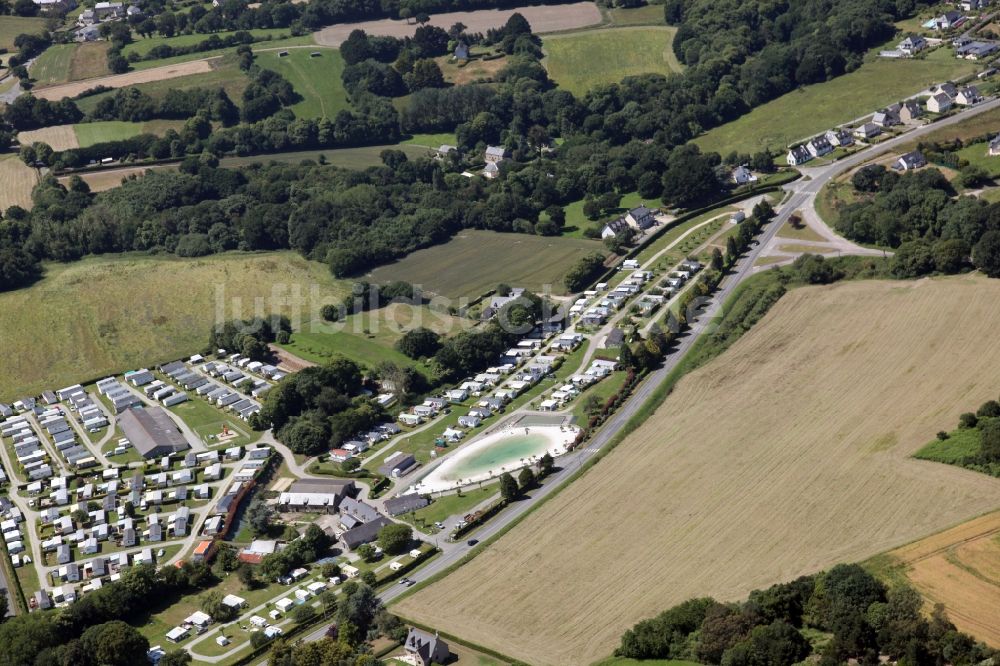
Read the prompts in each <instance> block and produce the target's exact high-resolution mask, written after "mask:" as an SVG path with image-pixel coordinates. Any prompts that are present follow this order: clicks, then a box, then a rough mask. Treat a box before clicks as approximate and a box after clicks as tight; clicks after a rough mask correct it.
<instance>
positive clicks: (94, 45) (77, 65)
mask: <svg viewBox="0 0 1000 666" xmlns="http://www.w3.org/2000/svg"><path fill="white" fill-rule="evenodd" d="M109 46H110V44H109V43H108V42H87V43H85V44H78V45H77V47H76V51H74V52H73V58H72V60H70V64H69V80H70V81H79V80H80V79H89V78H91V77H94V76H106V75H108V74H110V71H109V70H108V47H109Z"/></svg>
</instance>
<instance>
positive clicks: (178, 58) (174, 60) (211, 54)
mask: <svg viewBox="0 0 1000 666" xmlns="http://www.w3.org/2000/svg"><path fill="white" fill-rule="evenodd" d="M255 32H256V31H255ZM264 32H268V31H267V30H265V31H264ZM278 32H279V33H282V32H283V33H284V34H288V32H287V30H285V31H278ZM185 36H189V35H185ZM197 36H198V37H202V38H204V37H205V36H206V35H197ZM172 39H174V38H172ZM198 41H200V40H195V42H196V43H197V42H198ZM312 43H313V40H312V36H311V35H303V36H301V37H286V38H284V39H274V40H270V41H265V42H258V43H256V44H252V45H251V47H252V48H253V50H254V52H259V51H271V50H273V49H280V48H283V47H289V46H308V45H310V44H312ZM150 48H152V47H150ZM236 48H237V47H235V46H228V47H224V48H220V49H211V50H209V51H199V52H197V53H185V54H183V55H175V56H170V57H169V58H158V59H156V60H140V61H138V62H133V63H131V65H132V69H136V70H138V69H149V68H150V67H163V66H164V65H177V64H180V63H182V62H191V61H192V60H204V59H206V58H217V57H219V56H226V55H232V54H234V53H235V52H236Z"/></svg>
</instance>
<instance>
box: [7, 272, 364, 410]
mask: <svg viewBox="0 0 1000 666" xmlns="http://www.w3.org/2000/svg"><path fill="white" fill-rule="evenodd" d="M289 285H298V286H299V288H300V290H301V293H300V295H299V296H298V297H295V298H287V299H284V300H285V301H286V304H285V305H282V304H281V303H279V302H276V301H274V300H273V299H272V298H271V296H272V293H277V294H278V295H279V296H281V295H282V294H285V293H287V292H285V291H282V290H283V289H284V288H286V286H289ZM311 285H316V295H317V300H318V301H319V302H318V303H313V299H312V297H311V296H310V293H311V292H310V286H311ZM289 288H290V287H289ZM219 289H221V292H218V291H217V290H219ZM272 289H277V292H272ZM346 292H347V287H346V286H345V285H344V284H343V283H341V282H338V281H336V280H334V278H333V277H332V276H331V275H330V273H329V271H328V270H327V268H326V266H324V265H323V264H320V263H316V262H309V261H306V260H305V259H303V258H301V257H300V256H299V255H297V254H295V253H293V252H272V253H260V254H242V253H229V254H223V255H215V256H211V257H204V258H199V259H179V258H174V257H166V256H165V257H147V256H134V255H124V256H116V257H111V258H102V257H94V258H88V259H84V260H82V261H78V262H74V263H70V264H49V265H47V266H46V274H45V277H44V278H43V279H42V280H41V281H39V282H38V283H37V284H35V285H33V286H31V287H29V288H27V289H20V290H17V291H10V292H5V293H2V294H0V331H3V335H2V336H0V377H3V378H4V379H3V382H2V383H0V400H9V399H13V398H17V397H21V396H22V395H24V394H31V395H37V394H38V393H40V392H41V391H42V390H44V389H52V388H59V387H62V386H66V385H68V384H73V383H76V382H82V381H85V380H92V379H94V378H98V377H100V376H102V375H106V374H110V373H113V372H121V371H123V370H128V369H130V368H138V367H140V366H142V367H145V366H150V365H154V364H156V363H162V362H164V361H168V360H171V359H175V358H178V357H180V356H183V355H186V354H192V353H194V352H197V351H200V350H201V349H202V348H203V347H204V346H205V343H206V341H207V340H208V333H209V330H210V329H211V327H212V325H213V324H214V323H215V322H216V320H217V316H221V317H222V318H224V319H231V318H233V317H235V316H237V315H239V316H241V317H243V318H246V317H251V316H253V315H254V304H255V299H262V300H261V305H260V310H259V312H260V313H261V314H265V315H266V314H269V313H271V312H284V313H286V314H290V315H292V314H295V313H299V316H300V318H301V319H302V320H303V321H308V320H310V319H312V318H314V317H316V316H318V315H317V314H316V312H315V311H314V309H316V310H318V308H319V307H320V306H321V305H323V304H324V303H325V302H335V301H337V300H339V299H340V298H341V297H343V295H344V294H345V293H346ZM217 293H221V294H222V296H223V299H222V301H221V305H222V306H224V308H222V311H221V313H220V312H218V310H219V306H220V303H219V302H218V300H219V299H217ZM237 299H239V301H237ZM237 305H238V306H239V307H238V308H237ZM314 305H315V308H314V307H313V306H314Z"/></svg>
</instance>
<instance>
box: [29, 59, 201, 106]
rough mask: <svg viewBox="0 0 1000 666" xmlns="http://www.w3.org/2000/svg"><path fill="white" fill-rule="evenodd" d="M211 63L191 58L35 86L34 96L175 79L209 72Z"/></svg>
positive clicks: (54, 96)
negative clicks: (163, 64)
mask: <svg viewBox="0 0 1000 666" xmlns="http://www.w3.org/2000/svg"><path fill="white" fill-rule="evenodd" d="M211 70H212V65H211V61H210V60H192V61H191V62H184V63H180V64H178V65H167V66H166V67H153V68H150V69H143V70H139V71H136V72H127V73H125V74H114V75H111V76H101V77H97V78H93V79H86V80H83V81H74V82H73V83H64V84H62V85H57V86H48V87H45V88H35V90H34V93H35V97H39V98H41V99H47V100H51V101H56V100H60V99H62V98H63V97H75V96H76V95H79V94H80V93H82V92H83V91H85V90H89V89H90V88H95V87H97V86H108V87H109V88H125V87H127V86H132V85H136V84H139V83H149V82H151V81H165V80H167V79H176V78H179V77H182V76H189V75H191V74H202V73H204V72H210V71H211Z"/></svg>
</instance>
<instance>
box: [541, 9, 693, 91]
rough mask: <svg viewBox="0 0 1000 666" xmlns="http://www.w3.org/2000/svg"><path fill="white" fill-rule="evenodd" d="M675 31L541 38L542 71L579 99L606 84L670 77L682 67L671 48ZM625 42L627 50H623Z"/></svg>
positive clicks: (614, 30) (610, 30)
mask: <svg viewBox="0 0 1000 666" xmlns="http://www.w3.org/2000/svg"><path fill="white" fill-rule="evenodd" d="M676 31H677V30H676V28H672V27H666V26H664V27H658V28H657V27H630V28H606V29H603V30H583V31H580V32H573V33H567V34H564V35H550V36H547V37H545V38H544V39H543V42H542V47H543V50H544V51H545V60H544V65H545V68H546V69H547V70H548V72H549V76H550V77H551V78H552V79H553V80H554V81H555V82H556V83H558V84H559V86H560V87H561V88H564V89H566V90H569V91H570V92H571V93H573V94H574V95H576V96H578V97H582V96H583V95H584V94H585V93H586V92H587V91H588V90H590V89H592V88H594V87H595V86H598V85H601V84H606V83H618V82H620V81H621V80H622V79H623V78H625V77H626V76H635V75H636V74H664V75H666V74H670V73H671V72H679V71H681V69H682V67H681V65H680V63H679V62H678V61H677V57H676V56H675V55H674V52H673V49H672V48H671V42H672V40H673V37H674V34H675V33H676ZM625 40H627V43H628V45H629V48H627V49H626V48H622V43H623V41H625Z"/></svg>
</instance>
